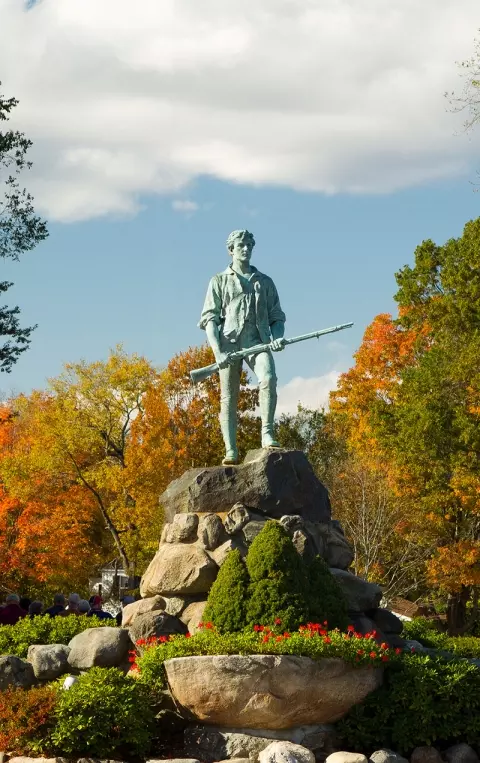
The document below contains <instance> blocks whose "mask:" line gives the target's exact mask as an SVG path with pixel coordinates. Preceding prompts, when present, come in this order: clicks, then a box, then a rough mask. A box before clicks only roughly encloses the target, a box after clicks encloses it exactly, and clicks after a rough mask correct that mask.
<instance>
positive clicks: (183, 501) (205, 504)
mask: <svg viewBox="0 0 480 763" xmlns="http://www.w3.org/2000/svg"><path fill="white" fill-rule="evenodd" d="M236 503H242V504H243V505H245V506H246V507H248V508H251V509H255V510H256V511H259V512H260V513H261V514H265V515H267V516H269V517H273V518H276V519H279V518H280V517H282V516H283V515H284V514H298V515H301V516H302V517H304V518H305V519H309V520H311V521H313V522H328V521H329V520H330V516H331V508H330V500H329V497H328V491H327V489H326V488H325V487H324V486H323V485H322V483H321V482H320V480H319V479H318V478H317V477H316V476H315V473H314V471H313V469H312V467H311V465H310V463H309V462H308V459H307V457H306V455H305V453H303V452H302V451H300V450H280V449H275V450H273V449H271V450H270V449H268V448H262V449H260V450H252V451H249V452H248V453H247V457H246V458H245V461H244V462H243V463H242V464H239V465H238V466H213V467H209V468H196V469H190V470H189V471H187V472H185V474H184V475H182V477H180V478H179V479H177V480H174V481H173V482H171V483H170V485H169V486H168V488H167V489H166V490H165V492H164V493H163V494H162V495H161V496H160V504H161V506H162V507H163V511H164V514H165V518H166V520H167V521H168V522H171V521H172V520H173V518H174V516H175V515H176V514H178V513H182V514H183V513H187V512H215V513H218V512H228V511H229V510H230V509H231V508H232V506H233V505H234V504H236Z"/></svg>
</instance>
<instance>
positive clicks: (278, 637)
mask: <svg viewBox="0 0 480 763" xmlns="http://www.w3.org/2000/svg"><path fill="white" fill-rule="evenodd" d="M275 641H283V636H277V637H276V639H275Z"/></svg>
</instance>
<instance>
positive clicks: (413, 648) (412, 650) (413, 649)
mask: <svg viewBox="0 0 480 763" xmlns="http://www.w3.org/2000/svg"><path fill="white" fill-rule="evenodd" d="M410 651H411V652H412V654H413V652H415V647H414V646H412V648H411V649H410Z"/></svg>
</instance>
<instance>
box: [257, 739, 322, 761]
mask: <svg viewBox="0 0 480 763" xmlns="http://www.w3.org/2000/svg"><path fill="white" fill-rule="evenodd" d="M258 760H259V763H315V755H314V754H313V752H311V751H310V750H307V748H306V747H302V746H301V745H299V744H294V743H293V742H284V741H282V742H272V743H271V744H269V745H268V747H265V749H264V750H262V752H261V753H260V755H259V756H258Z"/></svg>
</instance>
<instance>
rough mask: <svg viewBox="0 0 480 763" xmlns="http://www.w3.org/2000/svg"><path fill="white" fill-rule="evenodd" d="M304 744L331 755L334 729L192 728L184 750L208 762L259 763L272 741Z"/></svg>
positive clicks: (334, 736) (186, 733)
mask: <svg viewBox="0 0 480 763" xmlns="http://www.w3.org/2000/svg"><path fill="white" fill-rule="evenodd" d="M277 740H284V741H287V742H294V744H301V745H302V746H303V747H307V748H308V749H309V750H312V751H315V752H322V753H323V754H325V752H328V751H329V750H330V749H332V748H333V747H332V745H333V743H334V742H335V741H336V734H335V730H334V728H333V727H332V726H326V725H321V724H320V725H316V726H296V727H294V728H290V729H278V730H272V729H237V728H223V727H216V726H192V725H189V726H188V727H187V728H186V729H185V732H184V743H185V751H186V752H187V754H188V755H193V756H195V757H197V758H199V759H200V760H203V761H205V763H214V761H218V760H220V759H221V758H225V759H229V760H232V759H239V758H247V759H249V760H250V763H257V761H258V756H259V754H260V752H261V751H262V750H264V749H265V747H268V745H269V744H271V743H272V742H273V741H277Z"/></svg>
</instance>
